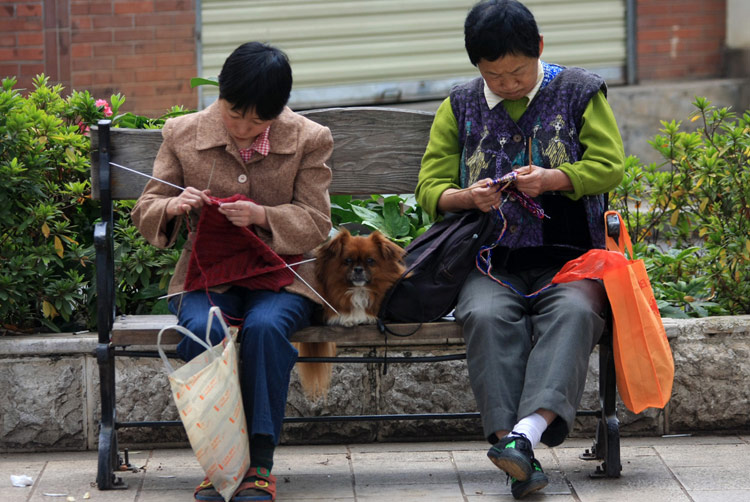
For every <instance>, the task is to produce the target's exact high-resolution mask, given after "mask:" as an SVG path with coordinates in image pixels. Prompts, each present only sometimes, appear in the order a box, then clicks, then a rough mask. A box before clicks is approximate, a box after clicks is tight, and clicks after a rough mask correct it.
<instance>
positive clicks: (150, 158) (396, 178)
mask: <svg viewBox="0 0 750 502" xmlns="http://www.w3.org/2000/svg"><path fill="white" fill-rule="evenodd" d="M302 115H305V116H307V117H309V118H310V119H311V120H314V121H315V122H318V123H320V124H323V125H325V126H327V127H328V128H330V129H331V133H332V134H333V140H334V144H335V145H336V149H335V151H334V153H333V156H332V157H331V160H330V161H329V165H330V166H331V169H332V170H333V180H332V182H331V187H330V193H331V194H332V195H338V194H347V195H370V194H410V193H414V187H415V186H416V184H417V176H418V174H419V167H420V164H421V162H422V155H423V154H424V151H425V147H426V146H427V141H428V139H429V134H430V127H431V126H432V120H433V117H434V114H432V113H430V112H424V111H420V110H400V109H393V108H370V107H355V108H327V109H322V110H309V111H306V112H302ZM97 130H98V128H97V127H95V126H94V127H92V128H91V145H92V149H91V188H92V197H93V198H94V199H96V200H99V197H100V195H99V155H98V145H99V134H98V133H97ZM109 134H110V144H111V149H110V159H111V161H112V162H114V163H116V164H120V165H123V166H126V167H129V168H131V169H135V170H136V171H139V172H142V173H145V174H149V175H150V174H151V173H152V170H153V164H154V159H155V158H156V154H157V152H158V151H159V146H160V145H161V141H162V138H161V130H159V129H150V130H145V129H124V128H123V129H121V128H116V127H115V128H111V129H110V132H109ZM111 178H112V198H113V199H137V198H138V197H139V196H140V195H141V192H142V191H143V187H144V186H146V183H147V182H148V179H147V178H145V177H143V176H139V175H137V174H134V173H131V172H129V171H125V170H123V169H118V168H116V167H112V174H111Z"/></svg>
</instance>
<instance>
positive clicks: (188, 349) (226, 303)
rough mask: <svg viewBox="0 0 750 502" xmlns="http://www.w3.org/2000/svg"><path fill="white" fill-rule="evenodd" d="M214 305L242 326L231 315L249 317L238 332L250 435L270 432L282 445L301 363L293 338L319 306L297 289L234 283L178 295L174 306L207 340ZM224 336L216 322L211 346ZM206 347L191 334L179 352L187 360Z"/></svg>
mask: <svg viewBox="0 0 750 502" xmlns="http://www.w3.org/2000/svg"><path fill="white" fill-rule="evenodd" d="M214 305H215V306H217V307H219V308H220V309H221V311H222V313H223V314H224V315H225V318H227V317H229V320H228V324H234V325H236V324H239V320H235V319H232V318H236V319H243V318H244V321H243V323H242V329H241V331H240V335H239V355H240V385H241V387H242V402H243V404H244V407H245V417H246V419H247V427H248V430H249V431H250V436H251V437H252V436H254V435H256V434H264V435H269V436H272V437H273V441H274V444H278V443H279V437H280V435H281V425H282V423H283V421H284V409H285V408H286V399H287V394H288V391H289V380H290V377H291V372H292V368H293V367H294V363H295V362H296V361H297V349H295V348H294V347H293V346H292V344H291V343H290V342H289V337H290V336H291V335H292V333H294V332H295V331H297V330H299V329H302V328H304V327H306V326H308V325H309V324H310V318H311V316H312V312H313V306H314V304H313V302H312V301H310V300H308V299H307V298H305V297H303V296H300V295H297V294H294V293H287V292H285V291H280V292H278V293H274V292H273V291H253V290H249V289H246V288H242V287H236V286H235V287H232V288H231V289H230V290H228V291H227V292H225V293H210V298H209V296H207V294H206V292H204V291H192V292H190V293H186V294H184V295H182V298H181V299H180V297H176V298H173V299H172V300H171V301H170V302H169V310H170V311H171V312H172V313H173V314H175V315H177V318H178V319H179V324H180V325H181V326H184V327H186V328H187V329H189V330H190V331H192V332H193V333H194V334H195V335H197V336H198V337H199V338H201V339H204V338H205V335H206V324H207V321H208V311H209V309H210V308H211V307H212V306H214ZM223 338H224V334H223V333H222V332H221V324H220V323H218V322H214V323H213V325H212V328H211V335H210V339H211V344H212V345H216V344H217V343H219V342H221V340H222V339H223ZM204 350H205V349H204V348H203V347H202V346H201V345H198V344H197V343H195V342H194V341H193V340H191V339H189V338H183V339H182V341H181V342H180V343H179V344H178V345H177V353H178V354H179V356H180V357H181V358H182V359H183V360H185V361H189V360H191V359H192V358H194V357H195V356H197V355H198V354H200V353H201V352H203V351H204Z"/></svg>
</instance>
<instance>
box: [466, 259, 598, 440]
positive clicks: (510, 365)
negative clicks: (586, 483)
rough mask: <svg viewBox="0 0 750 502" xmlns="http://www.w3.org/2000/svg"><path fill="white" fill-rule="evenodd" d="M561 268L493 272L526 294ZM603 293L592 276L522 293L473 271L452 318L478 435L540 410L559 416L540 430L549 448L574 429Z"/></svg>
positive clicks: (491, 436) (491, 434)
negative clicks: (458, 330)
mask: <svg viewBox="0 0 750 502" xmlns="http://www.w3.org/2000/svg"><path fill="white" fill-rule="evenodd" d="M559 268H560V267H553V268H535V269H529V270H524V271H520V272H517V273H509V272H507V271H506V270H503V269H495V270H493V275H494V276H495V277H497V278H499V279H501V280H502V281H504V282H507V283H510V284H512V285H513V286H514V287H515V288H516V289H518V290H519V291H521V292H523V293H524V294H530V293H532V292H534V291H537V290H538V289H539V288H541V287H543V286H545V285H546V284H548V283H549V281H550V280H551V279H552V277H553V276H554V275H555V274H556V273H557V271H558V270H559ZM606 307H607V297H606V292H605V291H604V287H603V285H602V284H601V283H600V282H599V281H593V280H582V281H576V282H572V283H567V284H559V285H557V286H555V287H553V288H550V289H547V290H546V291H543V292H542V293H540V294H539V295H538V296H537V297H535V298H525V297H523V296H521V295H519V294H517V293H515V292H514V291H512V290H510V289H508V288H506V287H505V286H503V285H501V284H498V283H496V282H495V281H493V280H492V279H490V278H488V277H486V276H484V275H482V274H481V273H480V272H479V271H477V270H474V271H472V272H471V274H469V277H468V278H467V280H466V282H465V283H464V285H463V287H462V289H461V293H460V294H459V297H458V304H457V306H456V311H455V317H456V321H457V322H458V323H459V324H461V325H462V326H463V333H464V338H465V340H466V354H467V363H468V369H469V380H470V382H471V387H472V390H473V392H474V397H475V399H476V401H477V405H478V406H479V411H480V413H481V416H482V426H483V429H484V435H485V437H486V438H487V439H488V441H490V442H491V443H494V442H495V441H496V440H497V438H496V437H495V434H494V433H495V431H501V430H508V431H509V430H512V429H513V426H514V425H515V424H516V423H518V421H519V420H520V419H521V418H524V417H526V416H528V415H530V414H532V413H534V412H535V411H536V410H538V409H540V408H543V409H547V410H550V411H552V412H554V413H556V414H557V415H558V417H557V418H556V419H555V421H554V422H553V423H552V424H550V426H549V427H548V428H547V430H546V431H545V433H544V434H543V435H542V442H544V443H545V444H547V445H549V446H556V445H558V444H560V443H562V442H563V440H564V439H565V437H566V436H567V435H568V433H569V432H570V430H571V428H572V427H573V423H574V420H575V415H576V410H577V408H578V405H579V404H580V401H581V397H582V395H583V389H584V385H585V383H586V374H587V372H588V364H589V355H590V354H591V351H592V350H593V348H594V347H595V346H596V343H597V342H598V341H599V338H600V337H601V335H602V332H603V330H604V326H605V319H604V315H605V311H606Z"/></svg>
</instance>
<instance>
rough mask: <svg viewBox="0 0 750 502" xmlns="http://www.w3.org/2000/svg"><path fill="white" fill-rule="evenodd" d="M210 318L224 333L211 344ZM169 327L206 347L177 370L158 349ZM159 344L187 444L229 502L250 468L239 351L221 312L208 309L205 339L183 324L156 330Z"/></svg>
mask: <svg viewBox="0 0 750 502" xmlns="http://www.w3.org/2000/svg"><path fill="white" fill-rule="evenodd" d="M214 317H216V318H217V319H218V320H219V322H220V323H221V326H222V328H223V329H224V333H225V337H224V340H223V341H222V342H221V343H220V344H218V345H216V346H213V347H212V346H211V345H210V341H209V333H210V332H211V325H212V322H213V319H214ZM168 329H174V330H177V331H179V332H180V333H182V334H183V335H185V336H187V337H189V338H191V339H192V340H193V341H195V342H196V343H199V344H201V345H203V346H204V347H205V348H206V351H205V352H203V353H201V354H200V355H199V356H197V357H195V358H194V359H192V360H191V361H189V362H187V363H185V365H183V366H182V367H180V368H179V369H176V370H175V369H174V368H173V367H172V365H171V364H170V363H169V360H168V359H167V357H166V355H165V354H164V351H163V349H162V348H161V335H162V333H163V332H164V331H166V330H168ZM157 345H158V350H159V355H160V356H161V358H162V360H163V361H164V365H165V366H166V368H167V371H168V373H169V385H170V387H171V388H172V396H173V398H174V402H175V405H176V406H177V410H178V411H179V413H180V419H181V420H182V423H183V425H184V426H185V431H186V432H187V435H188V439H189V440H190V446H191V447H192V448H193V451H194V452H195V455H196V457H197V458H198V462H199V463H200V465H201V467H203V470H204V471H205V472H206V475H207V476H208V478H209V479H210V480H211V483H213V485H214V488H215V489H216V490H217V491H218V492H219V493H220V494H221V495H222V496H223V497H224V500H227V501H228V500H229V499H230V498H231V497H232V495H233V494H234V492H235V490H236V489H237V487H238V486H239V485H240V483H241V482H242V478H243V476H244V474H245V472H247V470H248V469H249V468H250V448H249V443H248V434H247V425H246V422H245V411H244V409H243V406H242V394H241V392H240V381H239V375H238V373H237V371H238V360H237V359H238V358H237V350H236V348H235V343H234V340H233V339H232V336H231V334H230V332H229V329H228V328H227V325H226V323H225V322H224V319H223V317H222V315H221V310H219V308H218V307H212V308H211V310H210V311H209V313H208V327H207V328H206V338H205V341H203V340H201V339H200V338H198V337H197V336H196V335H194V334H193V333H192V332H190V330H188V329H186V328H185V327H183V326H168V327H166V328H164V329H162V330H161V331H160V332H159V337H158V339H157Z"/></svg>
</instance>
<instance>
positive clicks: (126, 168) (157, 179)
mask: <svg viewBox="0 0 750 502" xmlns="http://www.w3.org/2000/svg"><path fill="white" fill-rule="evenodd" d="M110 164H111V165H113V166H115V167H119V168H120V169H125V170H126V171H130V172H131V173H135V174H140V175H141V176H145V177H146V178H149V179H152V180H154V181H159V182H161V183H164V184H165V185H169V186H171V187H175V188H178V189H180V190H185V189H184V188H182V187H181V186H178V185H175V184H174V183H170V182H168V181H164V180H161V179H159V178H155V177H154V176H150V175H148V174H146V173H142V172H140V171H136V170H135V169H131V168H129V167H125V166H121V165H120V164H115V163H114V162H110Z"/></svg>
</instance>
